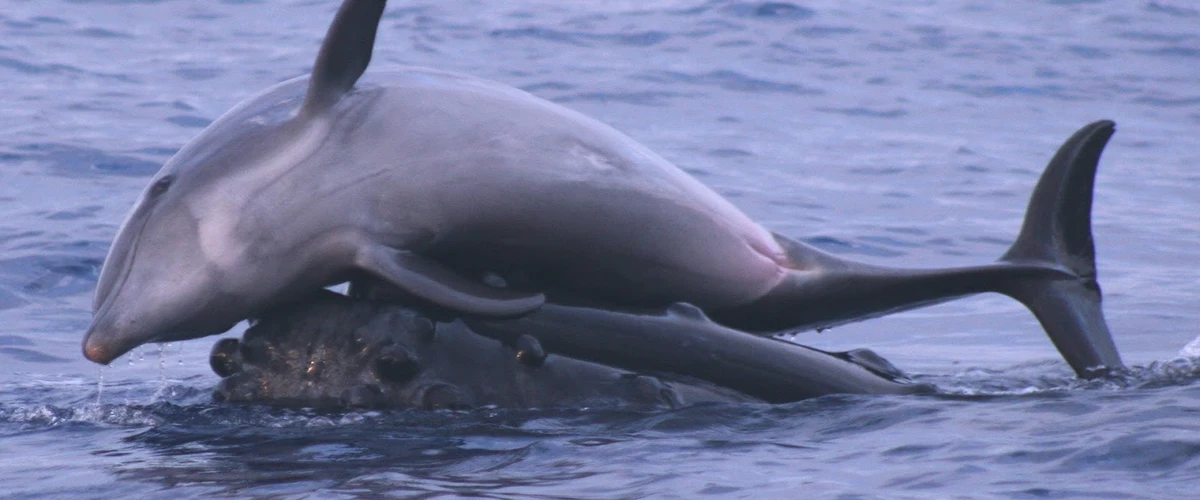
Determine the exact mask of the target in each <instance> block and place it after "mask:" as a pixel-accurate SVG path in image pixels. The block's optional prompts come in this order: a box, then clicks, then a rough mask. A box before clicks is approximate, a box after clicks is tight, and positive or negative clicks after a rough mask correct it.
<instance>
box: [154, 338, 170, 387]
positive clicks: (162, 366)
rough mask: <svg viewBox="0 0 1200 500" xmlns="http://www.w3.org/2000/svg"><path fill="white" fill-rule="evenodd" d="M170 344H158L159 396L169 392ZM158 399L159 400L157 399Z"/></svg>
mask: <svg viewBox="0 0 1200 500" xmlns="http://www.w3.org/2000/svg"><path fill="white" fill-rule="evenodd" d="M168 347H170V344H158V395H159V396H160V397H161V396H162V395H163V394H166V392H167V348H168ZM156 399H157V398H156Z"/></svg>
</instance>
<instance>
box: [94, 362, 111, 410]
mask: <svg viewBox="0 0 1200 500" xmlns="http://www.w3.org/2000/svg"><path fill="white" fill-rule="evenodd" d="M105 368H108V367H107V366H105V365H100V368H99V369H98V370H96V406H100V405H101V404H102V403H103V402H104V401H103V399H104V369H105Z"/></svg>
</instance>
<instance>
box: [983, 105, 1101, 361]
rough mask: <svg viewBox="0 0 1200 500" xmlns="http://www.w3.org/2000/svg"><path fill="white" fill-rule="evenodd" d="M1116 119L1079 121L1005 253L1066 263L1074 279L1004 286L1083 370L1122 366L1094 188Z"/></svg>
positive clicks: (1014, 258)
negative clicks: (1108, 318)
mask: <svg viewBox="0 0 1200 500" xmlns="http://www.w3.org/2000/svg"><path fill="white" fill-rule="evenodd" d="M1115 130H1116V126H1115V124H1114V123H1113V122H1111V121H1108V120H1102V121H1098V122H1095V123H1091V124H1088V125H1087V126H1085V127H1083V128H1081V129H1079V131H1078V132H1076V133H1075V134H1074V135H1072V136H1071V138H1069V139H1067V141H1066V142H1064V143H1063V145H1062V147H1060V148H1059V149H1058V152H1057V153H1055V155H1054V158H1053V159H1051V160H1050V163H1049V165H1047V166H1046V170H1045V172H1044V173H1042V177H1041V179H1040V180H1039V181H1038V184H1037V187H1035V188H1034V190H1033V196H1032V197H1031V198H1030V200H1029V209H1028V210H1027V211H1026V214H1025V223H1024V225H1023V226H1022V227H1021V233H1020V235H1019V236H1017V241H1016V242H1015V243H1013V245H1012V247H1011V248H1009V250H1008V252H1007V253H1005V254H1004V256H1003V257H1001V258H1000V261H1001V262H1006V263H1011V264H1016V265H1033V266H1048V267H1058V268H1060V269H1063V270H1065V271H1067V272H1068V273H1069V274H1070V275H1072V276H1074V279H1039V278H1030V279H1018V280H1013V281H1012V282H1010V283H1008V284H1007V285H1006V286H1004V287H1002V289H1001V290H1000V291H1001V292H1002V293H1004V294H1006V295H1009V296H1011V297H1013V298H1014V299H1016V300H1018V301H1020V302H1021V303H1022V304H1024V305H1025V306H1026V307H1028V308H1029V310H1030V311H1033V314H1034V316H1036V317H1037V319H1038V321H1039V322H1041V324H1042V327H1043V328H1044V329H1045V330H1046V334H1047V335H1049V336H1050V340H1051V341H1053V342H1054V345H1055V347H1057V348H1058V351H1059V352H1060V353H1062V356H1063V358H1064V359H1066V361H1067V363H1069V364H1070V365H1071V367H1072V368H1074V369H1075V372H1076V373H1078V374H1079V375H1080V376H1083V377H1087V376H1094V375H1097V374H1099V373H1103V372H1104V371H1106V369H1110V368H1118V367H1120V366H1122V363H1121V356H1120V354H1118V353H1117V347H1116V345H1115V344H1114V343H1113V339H1112V334H1111V333H1109V330H1108V325H1107V324H1106V323H1105V321H1104V314H1103V312H1102V311H1101V307H1100V300H1101V294H1100V284H1099V282H1098V281H1097V279H1096V250H1095V244H1094V242H1093V240H1092V217H1091V211H1092V190H1093V182H1094V181H1095V178H1096V168H1097V166H1098V164H1099V162H1100V153H1101V152H1102V151H1103V150H1104V146H1105V144H1107V143H1108V139H1109V137H1112V134H1113V132H1114V131H1115Z"/></svg>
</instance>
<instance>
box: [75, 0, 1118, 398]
mask: <svg viewBox="0 0 1200 500" xmlns="http://www.w3.org/2000/svg"><path fill="white" fill-rule="evenodd" d="M383 5H384V2H383V1H382V0H347V1H346V2H345V3H344V4H343V6H342V8H341V10H340V11H339V13H338V16H337V18H336V19H335V20H334V22H333V24H332V25H331V27H330V31H329V34H328V35H327V37H326V40H325V43H324V45H323V46H322V49H321V53H320V55H319V56H318V58H317V61H316V64H315V66H314V70H313V74H312V76H311V77H301V78H297V79H293V80H289V81H287V82H283V83H281V84H278V85H276V86H274V87H272V88H270V89H268V90H266V91H265V92H263V93H261V94H259V95H257V96H255V97H252V98H250V99H248V100H246V101H245V102H243V103H242V104H240V105H238V106H237V107H235V108H234V109H233V110H231V111H230V112H228V113H227V114H226V115H224V116H222V117H221V118H220V119H218V120H217V121H216V122H214V123H213V124H212V125H211V126H209V127H208V128H207V129H206V130H205V131H203V132H202V133H201V134H200V135H199V136H198V137H196V138H195V139H194V140H193V141H191V142H190V143H188V144H187V145H186V146H185V147H184V148H183V149H181V150H180V151H179V153H177V154H176V155H175V156H174V157H173V158H172V159H171V160H169V161H168V162H167V164H166V165H164V167H163V168H162V170H161V171H160V172H159V173H158V174H157V175H156V176H155V177H154V179H153V180H152V182H151V185H150V187H148V188H147V190H146V192H145V193H144V194H143V195H142V198H141V199H140V200H139V201H138V203H137V205H135V207H134V209H133V211H132V213H131V214H130V216H129V217H128V219H127V220H126V221H125V223H124V224H123V225H122V227H121V229H120V231H119V232H118V235H117V237H116V240H115V241H114V243H113V246H112V248H111V249H110V252H109V255H108V258H107V259H106V261H105V265H104V268H103V270H102V272H101V275H100V280H99V283H98V286H97V290H96V296H95V301H94V303H93V313H94V317H93V322H92V324H91V326H90V327H89V329H88V332H87V334H86V337H85V340H84V355H85V356H86V357H87V358H88V359H90V360H92V361H95V362H98V363H108V362H111V361H112V360H113V359H115V358H116V357H117V356H119V355H121V354H123V353H125V352H127V351H129V350H130V349H132V348H133V347H136V346H138V345H140V344H143V343H147V342H163V341H171V340H180V339H188V338H196V337H201V336H206V335H212V334H216V333H220V332H223V331H225V330H227V329H229V328H230V327H232V326H233V325H234V324H235V323H236V322H238V321H240V320H242V319H246V318H249V317H253V316H255V315H257V314H260V313H262V312H263V311H266V310H267V309H270V308H272V307H274V306H277V305H279V304H284V303H287V302H289V301H291V300H295V299H296V298H298V297H301V296H304V295H306V294H309V293H312V292H313V291H315V290H317V289H319V288H320V287H323V286H326V285H329V284H333V283H338V282H341V281H346V280H348V279H354V278H355V277H356V276H371V277H373V278H375V279H380V280H382V281H385V282H388V283H391V284H392V285H395V286H396V287H398V288H400V289H402V290H405V291H406V292H408V293H410V294H412V295H413V296H414V297H416V298H418V299H420V300H421V301H423V302H424V303H425V304H429V305H432V306H435V307H437V308H441V309H444V310H448V311H450V312H452V313H455V314H459V315H464V316H471V317H490V318H503V317H517V316H520V315H524V314H528V313H530V312H532V311H534V310H536V309H537V308H538V307H540V306H541V305H542V304H543V303H544V301H545V300H546V298H547V297H548V298H549V300H552V301H555V302H561V303H569V304H586V305H591V306H596V307H602V308H612V309H624V310H635V309H638V308H646V307H651V308H653V307H665V306H668V305H670V304H674V303H680V302H686V303H691V304H694V305H696V306H697V307H699V308H700V309H702V310H703V311H704V312H706V313H708V314H709V316H711V317H712V318H714V319H715V320H716V321H718V322H720V323H722V324H724V325H726V326H731V327H734V328H740V329H743V330H749V331H754V332H771V331H777V330H782V329H790V330H796V329H805V328H814V327H821V326H829V325H832V324H837V323H844V322H847V321H853V320H857V319H863V318H867V317H872V316H878V315H882V314H887V313H890V312H895V311H899V310H904V309H909V308H913V307H919V306H923V305H928V304H932V303H937V302H941V301H944V300H949V299H952V298H955V297H960V296H963V295H968V294H973V293H980V292H1000V293H1005V294H1008V295H1010V296H1013V297H1014V298H1016V299H1018V300H1020V301H1021V302H1022V303H1024V304H1025V305H1027V306H1028V307H1030V308H1031V309H1032V310H1033V311H1034V313H1035V314H1036V315H1037V316H1038V319H1039V320H1041V322H1042V324H1043V326H1045V327H1046V329H1047V333H1048V334H1049V335H1050V337H1051V339H1052V340H1053V341H1054V342H1055V344H1056V346H1057V347H1058V348H1059V350H1060V352H1061V353H1062V354H1063V356H1064V357H1065V358H1066V359H1067V361H1068V362H1069V363H1070V364H1071V365H1072V366H1073V367H1074V368H1075V369H1076V371H1077V372H1078V373H1080V374H1081V375H1083V374H1086V373H1089V370H1092V369H1094V368H1096V367H1105V366H1107V367H1115V366H1120V365H1121V361H1120V357H1119V355H1118V354H1117V350H1116V347H1115V345H1114V344H1113V342H1112V339H1111V335H1110V334H1109V332H1108V329H1107V327H1106V326H1105V324H1104V320H1103V315H1102V313H1101V312H1100V307H1099V300H1100V297H1099V289H1098V285H1097V284H1096V280H1095V264H1094V253H1093V251H1092V239H1091V232H1090V222H1089V221H1090V219H1089V211H1090V205H1091V185H1092V178H1093V176H1094V173H1095V166H1096V162H1097V161H1098V159H1099V151H1100V150H1101V149H1102V148H1103V145H1104V142H1105V141H1106V140H1107V138H1108V136H1109V135H1111V133H1112V124H1111V122H1097V123H1096V124H1092V125H1090V126H1089V127H1085V129H1084V130H1081V131H1080V133H1078V134H1077V135H1076V136H1075V137H1073V138H1072V139H1071V140H1070V141H1068V144H1066V145H1064V149H1063V150H1060V152H1059V156H1056V157H1055V160H1054V161H1052V162H1051V165H1050V166H1049V167H1048V168H1047V174H1046V175H1044V176H1043V179H1042V181H1041V183H1039V187H1038V190H1037V191H1036V192H1035V196H1034V199H1033V201H1031V204H1030V210H1029V215H1028V218H1027V221H1026V225H1025V229H1023V232H1022V235H1021V237H1020V238H1018V242H1017V244H1016V245H1014V247H1013V249H1012V250H1010V251H1009V253H1008V254H1006V255H1005V257H1004V258H1003V259H1002V261H1001V262H999V263H996V264H989V265H984V266H976V267H966V268H957V269H935V270H902V269H890V268H882V267H878V266H872V265H866V264H859V263H855V262H850V261H846V260H843V259H839V258H837V257H834V256H831V255H828V254H825V253H823V252H820V251H818V250H816V249H813V248H810V247H807V246H805V245H802V244H800V243H797V242H794V241H791V240H788V239H786V238H783V237H781V236H778V235H774V234H772V233H770V232H769V231H767V230H766V229H764V228H763V227H762V226H760V225H758V224H757V223H755V222H754V221H752V220H751V219H750V218H749V217H747V216H746V215H745V214H744V213H742V212H741V211H739V210H738V209H737V208H735V207H734V206H733V205H732V204H730V203H729V202H728V201H726V200H725V199H723V198H721V197H720V196H719V195H717V194H716V193H714V192H713V191H712V190H711V189H709V188H707V187H705V186H704V185H702V184H700V183H699V182H698V181H696V180H695V179H694V178H692V177H690V176H688V175H687V174H686V173H684V172H683V171H682V170H680V169H679V168H677V167H676V166H674V165H672V164H671V163H669V162H667V161H666V160H664V159H663V158H661V157H660V156H658V155H656V154H654V153H653V152H651V151H649V150H648V149H646V148H645V147H644V146H642V145H640V144H638V143H637V142H636V141H634V140H632V139H630V138H629V137H627V136H625V135H623V134H621V133H620V132H617V131H616V130H614V129H612V128H611V127H608V126H606V125H604V124H602V123H600V122H598V121H596V120H593V119H591V118H588V117H586V116H583V115H582V114H579V113H577V112H575V111H572V110H569V109H567V108H564V107H562V106H559V105H556V104H554V103H551V102H548V101H545V100H543V99H540V98H537V97H534V96H532V95H530V94H528V93H525V92H522V91H520V90H517V89H514V88H511V87H508V86H506V85H502V84H499V83H495V82H490V81H487V80H484V79H480V78H476V77H471V76H466V75H459V74H454V73H447V72H442V71H437V70H430V69H423V68H400V69H399V70H398V71H396V72H393V73H389V74H372V75H370V76H369V77H368V78H365V79H363V80H362V81H359V77H360V76H361V75H362V73H363V71H365V69H366V67H367V65H368V63H369V60H370V55H371V48H372V46H373V44H374V38H375V28H376V26H377V24H378V21H379V17H380V15H381V13H382V10H383ZM1076 185H1082V187H1081V188H1073V187H1072V188H1064V187H1062V186H1076ZM1080 189H1082V190H1083V191H1082V192H1080ZM1050 220H1053V222H1052V223H1051V222H1046V221H1050ZM1031 221H1033V222H1031ZM1064 234H1065V236H1064ZM483 273H490V274H494V275H499V276H500V277H502V278H503V279H504V281H505V282H506V283H507V287H504V288H499V287H493V286H489V285H487V284H484V282H483V280H481V275H482V274H483ZM1047 297H1049V298H1050V299H1049V300H1048V299H1047ZM1046 304H1049V305H1046Z"/></svg>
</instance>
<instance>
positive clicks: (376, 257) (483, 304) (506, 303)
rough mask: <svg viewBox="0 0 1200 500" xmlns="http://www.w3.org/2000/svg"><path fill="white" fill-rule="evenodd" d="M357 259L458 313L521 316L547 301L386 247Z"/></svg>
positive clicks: (361, 264)
mask: <svg viewBox="0 0 1200 500" xmlns="http://www.w3.org/2000/svg"><path fill="white" fill-rule="evenodd" d="M357 260H358V262H357V263H358V265H359V267H361V268H362V269H363V270H365V271H367V272H369V273H371V274H373V275H375V276H376V277H378V278H379V279H381V280H383V281H386V282H388V283H391V284H392V285H394V286H396V287H398V288H400V289H402V290H404V291H406V292H408V293H410V294H412V295H414V296H416V297H419V298H422V299H424V300H427V301H429V302H432V303H434V304H436V305H439V306H442V307H445V308H447V309H450V310H453V311H457V312H462V313H467V314H475V315H479V316H488V317H511V316H521V315H523V314H526V313H529V312H531V311H533V310H535V309H537V308H539V307H541V306H542V304H543V303H544V302H545V301H546V299H545V297H544V296H543V295H542V294H540V293H534V294H531V293H523V292H516V291H512V290H507V289H503V288H494V287H490V286H487V285H485V284H483V283H479V282H476V281H472V280H470V279H467V278H466V277H464V276H462V275H460V274H458V273H456V272H454V271H453V270H451V269H448V268H446V267H444V266H442V265H441V264H439V263H437V262H435V261H433V260H431V259H428V258H426V257H422V256H420V255H416V254H413V253H410V252H404V251H397V250H394V249H391V248H387V247H372V248H367V249H363V250H361V251H360V252H359V256H358V259H357Z"/></svg>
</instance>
